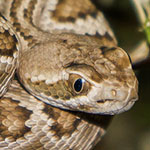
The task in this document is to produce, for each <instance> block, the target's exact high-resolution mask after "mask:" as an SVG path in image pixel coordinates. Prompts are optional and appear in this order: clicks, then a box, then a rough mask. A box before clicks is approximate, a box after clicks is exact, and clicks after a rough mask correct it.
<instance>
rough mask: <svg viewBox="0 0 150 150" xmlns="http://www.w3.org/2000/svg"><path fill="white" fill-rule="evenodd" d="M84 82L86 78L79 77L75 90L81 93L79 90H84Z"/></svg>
mask: <svg viewBox="0 0 150 150" xmlns="http://www.w3.org/2000/svg"><path fill="white" fill-rule="evenodd" d="M84 82H85V80H84V79H82V78H79V79H77V80H76V81H75V82H74V90H75V91H76V92H77V93H79V92H81V91H82V89H83V85H84Z"/></svg>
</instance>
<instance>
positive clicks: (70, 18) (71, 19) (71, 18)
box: [67, 17, 76, 23]
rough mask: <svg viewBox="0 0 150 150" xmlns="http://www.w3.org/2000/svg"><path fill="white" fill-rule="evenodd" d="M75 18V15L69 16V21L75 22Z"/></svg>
mask: <svg viewBox="0 0 150 150" xmlns="http://www.w3.org/2000/svg"><path fill="white" fill-rule="evenodd" d="M75 20H76V19H75V18H74V17H67V21H69V22H72V23H74V22H75Z"/></svg>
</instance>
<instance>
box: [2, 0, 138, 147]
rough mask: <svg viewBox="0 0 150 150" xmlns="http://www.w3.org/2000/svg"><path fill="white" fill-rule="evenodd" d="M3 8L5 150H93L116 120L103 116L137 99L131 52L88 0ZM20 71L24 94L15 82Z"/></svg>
mask: <svg viewBox="0 0 150 150" xmlns="http://www.w3.org/2000/svg"><path fill="white" fill-rule="evenodd" d="M0 6H1V7H0V12H1V16H0V56H1V57H0V63H1V64H0V69H1V70H0V71H1V72H0V81H1V84H0V87H1V88H0V89H1V95H4V96H3V98H1V101H0V120H1V124H0V129H1V130H0V131H1V134H0V149H5V148H7V149H62V150H66V149H73V150H79V149H81V150H88V149H91V148H92V147H93V146H94V145H95V144H96V143H97V142H98V141H99V140H100V138H101V137H102V136H103V134H104V133H105V127H106V126H107V125H108V123H109V121H110V119H111V117H110V116H102V115H104V114H107V115H114V114H118V113H121V112H124V111H126V110H128V109H130V108H131V107H132V106H133V104H134V102H135V101H136V100H137V98H138V95H137V92H138V87H137V86H138V83H137V79H136V77H135V74H134V72H133V70H132V67H131V63H130V60H129V58H128V55H127V54H126V52H125V51H124V50H122V49H121V48H119V47H117V43H116V40H115V37H114V35H113V33H112V32H111V29H110V28H109V26H108V24H107V22H106V20H105V19H104V17H103V15H102V13H101V12H99V11H98V10H97V9H96V8H95V6H94V5H93V4H92V3H91V1H88V0H76V1H69V0H59V1H56V0H45V1H43V0H5V1H4V0H0ZM15 71H16V72H17V77H18V79H19V81H20V83H21V85H22V86H23V87H24V88H25V89H23V88H21V87H20V85H19V84H18V83H17V82H16V81H13V83H11V81H12V79H13V76H14V74H15ZM78 79H81V80H82V81H83V83H82V88H81V89H80V90H79V91H76V89H75V86H74V85H75V83H76V81H77V80H78ZM10 83H11V85H10ZM9 85H10V87H9ZM8 87H9V90H8V92H6V90H7V89H8ZM25 90H27V91H28V92H29V93H30V94H31V95H30V94H29V93H27V92H26V91H25ZM32 95H33V96H34V97H33V96H32ZM36 98H37V99H36Z"/></svg>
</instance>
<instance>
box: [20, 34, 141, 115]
mask: <svg viewBox="0 0 150 150" xmlns="http://www.w3.org/2000/svg"><path fill="white" fill-rule="evenodd" d="M73 38H74V39H73ZM73 38H72V37H71V38H70V37H69V36H68V39H66V40H61V39H59V40H56V41H53V40H51V41H48V42H46V43H44V44H38V45H37V46H34V49H32V50H30V52H25V53H24V54H23V55H22V56H21V59H20V61H19V62H20V64H19V68H18V76H19V78H20V80H21V82H22V83H23V85H24V86H25V88H26V89H27V90H28V91H29V92H30V93H31V94H32V95H34V96H36V97H37V98H38V99H40V100H42V101H44V102H45V103H48V104H50V105H53V106H56V107H59V108H62V109H68V110H73V111H82V112H87V113H94V114H111V115H113V114H117V113H121V112H124V111H127V110H128V109H130V108H131V107H132V106H133V104H134V102H135V101H136V100H137V99H138V94H137V93H138V82H137V79H136V76H135V74H134V72H133V70H132V66H131V62H130V59H129V56H128V55H127V53H126V52H125V51H124V50H122V49H121V48H119V47H115V46H110V47H108V46H103V43H100V42H94V41H92V40H91V41H90V38H89V37H88V38H87V40H85V37H84V39H83V38H81V39H80V38H79V37H73ZM71 39H73V40H71ZM99 43H100V44H99Z"/></svg>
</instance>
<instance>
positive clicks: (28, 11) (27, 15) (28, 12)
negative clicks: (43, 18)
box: [24, 0, 37, 25]
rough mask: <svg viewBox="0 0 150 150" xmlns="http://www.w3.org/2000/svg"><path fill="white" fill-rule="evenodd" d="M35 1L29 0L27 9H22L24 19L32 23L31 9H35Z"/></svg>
mask: <svg viewBox="0 0 150 150" xmlns="http://www.w3.org/2000/svg"><path fill="white" fill-rule="evenodd" d="M36 3H37V0H31V1H30V3H29V6H28V8H27V9H24V17H25V19H27V21H28V22H30V23H31V24H32V25H34V24H33V22H32V20H33V19H32V15H33V11H34V9H35V5H36Z"/></svg>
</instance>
